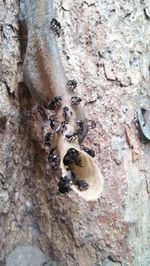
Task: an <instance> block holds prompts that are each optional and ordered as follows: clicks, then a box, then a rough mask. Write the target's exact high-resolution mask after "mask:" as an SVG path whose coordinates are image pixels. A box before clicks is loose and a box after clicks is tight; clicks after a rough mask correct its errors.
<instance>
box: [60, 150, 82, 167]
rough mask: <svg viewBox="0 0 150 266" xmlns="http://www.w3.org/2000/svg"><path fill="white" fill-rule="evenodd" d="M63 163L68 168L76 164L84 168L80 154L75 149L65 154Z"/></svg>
mask: <svg viewBox="0 0 150 266" xmlns="http://www.w3.org/2000/svg"><path fill="white" fill-rule="evenodd" d="M63 163H64V165H65V166H68V167H69V166H71V164H75V165H77V166H80V167H82V165H81V157H80V154H79V152H78V151H77V150H76V149H74V148H70V149H69V150H68V151H67V153H66V154H65V156H64V158H63Z"/></svg>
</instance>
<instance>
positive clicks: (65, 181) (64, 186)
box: [58, 171, 74, 194]
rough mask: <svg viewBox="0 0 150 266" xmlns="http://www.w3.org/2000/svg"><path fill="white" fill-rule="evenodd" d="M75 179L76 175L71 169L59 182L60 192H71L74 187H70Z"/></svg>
mask: <svg viewBox="0 0 150 266" xmlns="http://www.w3.org/2000/svg"><path fill="white" fill-rule="evenodd" d="M73 179H74V175H73V174H72V172H71V171H68V174H67V175H66V176H64V177H61V178H60V181H59V182H58V188H59V189H58V190H59V192H60V193H63V194H65V193H69V192H70V191H71V190H72V189H71V188H70V185H71V184H72V181H73Z"/></svg>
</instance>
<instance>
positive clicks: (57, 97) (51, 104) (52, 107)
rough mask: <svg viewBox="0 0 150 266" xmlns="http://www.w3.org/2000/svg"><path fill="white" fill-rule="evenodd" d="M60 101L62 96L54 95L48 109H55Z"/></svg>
mask: <svg viewBox="0 0 150 266" xmlns="http://www.w3.org/2000/svg"><path fill="white" fill-rule="evenodd" d="M61 102H62V97H61V96H56V97H54V99H53V100H52V101H51V102H50V103H49V104H48V108H49V109H50V110H56V109H57V108H59V107H60V106H61Z"/></svg>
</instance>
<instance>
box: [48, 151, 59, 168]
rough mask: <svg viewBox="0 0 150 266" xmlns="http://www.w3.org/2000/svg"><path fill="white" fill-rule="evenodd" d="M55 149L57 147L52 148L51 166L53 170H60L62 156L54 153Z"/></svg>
mask: <svg viewBox="0 0 150 266" xmlns="http://www.w3.org/2000/svg"><path fill="white" fill-rule="evenodd" d="M55 150H56V147H55V148H52V149H51V150H50V152H49V156H48V161H49V162H50V166H51V168H52V169H53V170H58V169H59V165H60V157H59V156H57V155H56V154H55V153H54V151H55Z"/></svg>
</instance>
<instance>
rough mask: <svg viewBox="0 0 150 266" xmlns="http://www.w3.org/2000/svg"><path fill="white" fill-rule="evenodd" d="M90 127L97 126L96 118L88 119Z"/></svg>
mask: <svg viewBox="0 0 150 266" xmlns="http://www.w3.org/2000/svg"><path fill="white" fill-rule="evenodd" d="M88 127H89V128H91V129H94V128H96V122H95V121H94V120H89V121H88Z"/></svg>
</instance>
